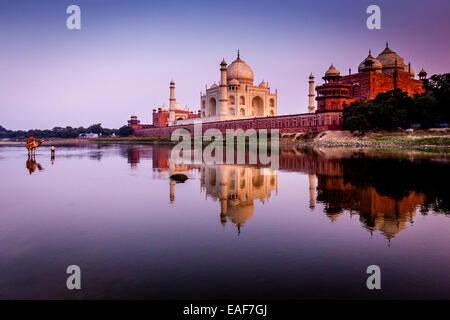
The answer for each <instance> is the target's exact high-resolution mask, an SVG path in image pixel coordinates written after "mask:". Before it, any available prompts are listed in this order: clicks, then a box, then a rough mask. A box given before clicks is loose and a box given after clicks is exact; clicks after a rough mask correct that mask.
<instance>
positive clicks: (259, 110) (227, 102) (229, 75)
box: [174, 52, 277, 124]
mask: <svg viewBox="0 0 450 320" xmlns="http://www.w3.org/2000/svg"><path fill="white" fill-rule="evenodd" d="M220 74H221V76H220V81H219V84H216V83H213V84H212V85H211V86H210V87H209V88H208V87H206V91H205V92H202V93H200V108H201V118H200V119H201V121H202V122H213V121H224V120H236V119H248V118H255V117H270V116H276V115H277V92H276V90H275V92H270V87H269V84H268V83H267V82H265V81H262V82H261V83H260V84H259V85H257V86H255V85H253V81H254V75H253V70H252V69H251V68H250V66H249V65H248V64H247V63H245V62H244V61H243V60H242V59H241V58H240V55H239V52H238V57H237V58H236V60H234V61H233V62H232V63H231V64H230V65H229V66H228V67H227V64H226V62H225V61H224V60H223V61H222V63H221V64H220ZM193 121H194V119H187V120H179V121H175V123H174V124H188V123H191V122H193ZM195 121H198V118H197V119H195Z"/></svg>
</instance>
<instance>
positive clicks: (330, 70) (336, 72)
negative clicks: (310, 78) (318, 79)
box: [325, 65, 340, 77]
mask: <svg viewBox="0 0 450 320" xmlns="http://www.w3.org/2000/svg"><path fill="white" fill-rule="evenodd" d="M339 75H340V72H339V70H338V69H336V68H335V67H334V66H333V65H331V66H330V67H329V68H328V70H327V72H325V77H329V76H339Z"/></svg>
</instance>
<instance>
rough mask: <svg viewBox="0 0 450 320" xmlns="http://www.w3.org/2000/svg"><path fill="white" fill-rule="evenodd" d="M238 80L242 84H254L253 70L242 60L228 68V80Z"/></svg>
mask: <svg viewBox="0 0 450 320" xmlns="http://www.w3.org/2000/svg"><path fill="white" fill-rule="evenodd" d="M232 79H236V80H238V81H239V82H240V83H247V84H253V79H254V75H253V70H252V68H250V66H249V65H248V64H246V63H245V61H244V60H242V59H241V58H239V57H238V58H237V59H236V60H234V61H233V63H232V64H230V65H229V66H228V68H227V80H228V81H231V80H232Z"/></svg>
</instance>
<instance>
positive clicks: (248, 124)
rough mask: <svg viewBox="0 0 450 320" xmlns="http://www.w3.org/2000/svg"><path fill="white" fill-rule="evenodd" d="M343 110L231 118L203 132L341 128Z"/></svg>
mask: <svg viewBox="0 0 450 320" xmlns="http://www.w3.org/2000/svg"><path fill="white" fill-rule="evenodd" d="M341 125H342V112H323V113H303V114H293V115H285V116H276V117H261V118H252V119H243V120H229V121H220V122H208V123H203V124H202V131H203V133H204V132H205V131H206V130H208V129H211V128H214V129H218V130H220V131H221V133H222V134H226V130H227V129H234V130H236V129H243V130H244V131H245V130H247V129H255V130H256V131H258V130H260V129H266V130H267V131H268V132H270V131H271V130H275V129H278V130H279V131H280V133H297V132H306V131H314V132H321V131H327V130H341ZM181 128H184V129H187V130H188V131H189V132H191V134H193V133H194V125H193V124H188V125H176V126H170V127H161V128H156V127H155V128H149V129H141V130H136V131H135V135H136V136H140V137H149V136H156V137H170V135H171V134H172V132H173V131H175V130H176V129H181Z"/></svg>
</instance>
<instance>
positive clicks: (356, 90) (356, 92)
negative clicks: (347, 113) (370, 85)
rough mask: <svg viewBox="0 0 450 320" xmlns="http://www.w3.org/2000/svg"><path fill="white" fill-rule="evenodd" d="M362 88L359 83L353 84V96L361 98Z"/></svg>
mask: <svg viewBox="0 0 450 320" xmlns="http://www.w3.org/2000/svg"><path fill="white" fill-rule="evenodd" d="M360 92H361V90H360V88H359V84H355V85H353V89H352V98H359V96H360V94H361V93H360Z"/></svg>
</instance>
